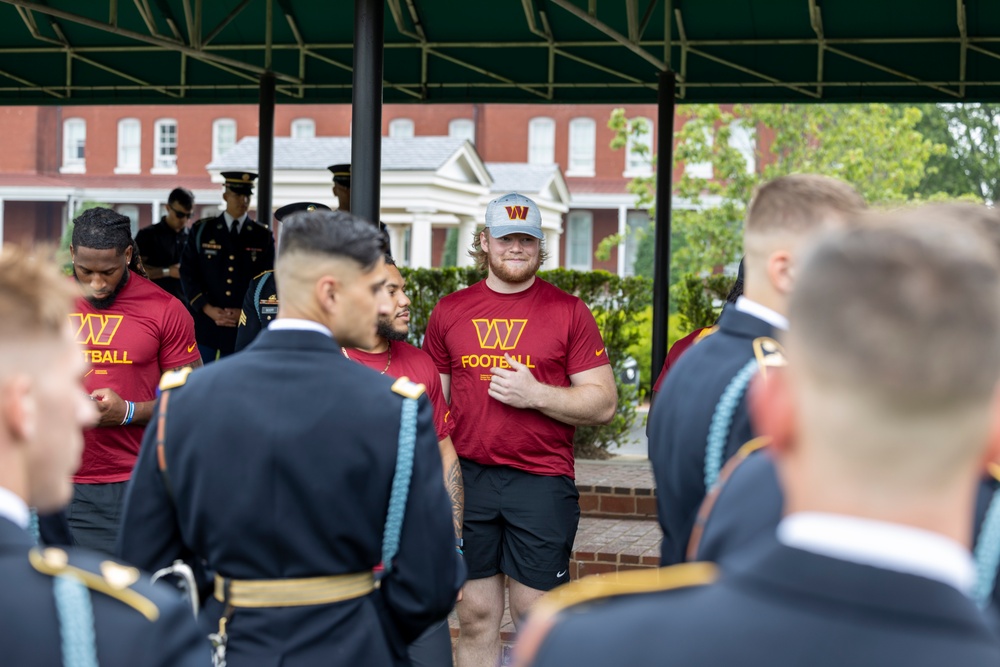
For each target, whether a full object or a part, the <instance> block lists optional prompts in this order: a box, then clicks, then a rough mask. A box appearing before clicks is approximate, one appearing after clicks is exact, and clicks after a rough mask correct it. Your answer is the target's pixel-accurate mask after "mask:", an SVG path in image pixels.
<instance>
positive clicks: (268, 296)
mask: <svg viewBox="0 0 1000 667" xmlns="http://www.w3.org/2000/svg"><path fill="white" fill-rule="evenodd" d="M279 305H280V303H279V301H278V284H277V283H276V282H275V280H274V271H265V272H264V274H263V275H260V276H257V277H256V278H254V279H253V280H252V281H250V287H248V288H247V293H246V295H244V297H243V310H242V311H241V312H240V324H239V326H238V327H237V328H236V351H237V352H239V351H240V350H242V349H244V348H245V347H246V346H247V345H249V344H250V343H252V342H253V339H254V338H256V337H257V334H259V333H260V332H261V330H262V329H266V328H267V327H268V325H269V324H271V322H273V321H274V318H276V317H277V316H278V306H279Z"/></svg>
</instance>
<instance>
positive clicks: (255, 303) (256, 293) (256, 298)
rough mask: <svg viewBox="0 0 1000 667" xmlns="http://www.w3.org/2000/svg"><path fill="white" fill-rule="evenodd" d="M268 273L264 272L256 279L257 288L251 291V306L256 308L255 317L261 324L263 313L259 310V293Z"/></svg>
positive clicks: (261, 291) (262, 289)
mask: <svg viewBox="0 0 1000 667" xmlns="http://www.w3.org/2000/svg"><path fill="white" fill-rule="evenodd" d="M270 275H271V274H270V273H266V274H264V275H263V276H261V278H260V280H258V281H257V289H255V290H254V292H253V307H254V308H255V309H256V310H257V319H258V320H259V321H260V323H261V325H262V326H263V324H264V313H262V312H260V295H261V293H263V291H264V283H266V282H267V277H268V276H270Z"/></svg>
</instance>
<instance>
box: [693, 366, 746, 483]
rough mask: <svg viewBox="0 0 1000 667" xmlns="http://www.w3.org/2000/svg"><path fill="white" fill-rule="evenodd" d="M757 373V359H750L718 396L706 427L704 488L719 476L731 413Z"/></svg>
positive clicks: (729, 427)
mask: <svg viewBox="0 0 1000 667" xmlns="http://www.w3.org/2000/svg"><path fill="white" fill-rule="evenodd" d="M756 373H757V360H756V359H751V360H750V361H748V362H747V364H746V366H744V367H743V368H742V369H740V372H739V373H737V374H736V376H735V377H734V378H733V379H732V380H730V381H729V384H728V385H727V386H726V390H725V391H723V392H722V396H720V397H719V403H718V404H717V405H716V406H715V412H714V413H713V414H712V423H711V426H709V428H708V441H707V442H706V444H705V490H706V491H707V490H709V489H711V488H712V486H713V485H714V484H715V481H716V480H717V479H718V478H719V471H721V470H722V463H723V461H722V456H723V454H725V452H726V443H727V441H728V440H729V430H730V429H731V428H732V426H733V415H735V414H736V406H738V405H739V404H740V399H742V398H743V394H744V393H746V390H747V386H749V384H750V380H751V379H753V376H754V375H755V374H756Z"/></svg>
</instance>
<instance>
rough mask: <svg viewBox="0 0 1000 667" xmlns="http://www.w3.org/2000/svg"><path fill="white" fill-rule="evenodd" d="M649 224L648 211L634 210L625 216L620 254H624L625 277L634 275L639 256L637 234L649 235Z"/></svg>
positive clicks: (639, 239) (650, 222) (638, 237)
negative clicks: (640, 231)
mask: <svg viewBox="0 0 1000 667" xmlns="http://www.w3.org/2000/svg"><path fill="white" fill-rule="evenodd" d="M651 224H652V221H651V220H650V219H649V210H648V209H634V210H630V211H628V212H627V213H626V214H625V228H626V230H627V231H626V234H625V243H624V244H623V247H622V248H621V250H620V252H623V253H625V258H624V261H623V262H622V266H623V267H624V272H625V275H626V276H634V275H635V260H636V258H637V257H638V255H639V242H640V241H641V238H640V236H639V233H638V232H639V230H642V232H643V234H649V233H650V226H651Z"/></svg>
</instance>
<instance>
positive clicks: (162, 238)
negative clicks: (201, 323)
mask: <svg viewBox="0 0 1000 667" xmlns="http://www.w3.org/2000/svg"><path fill="white" fill-rule="evenodd" d="M193 209H194V195H193V194H191V191H190V190H186V189H184V188H174V189H173V190H171V191H170V195H169V196H168V197H167V212H166V213H165V214H164V215H163V217H161V218H160V221H159V222H158V223H156V224H154V225H150V226H149V227H144V228H142V229H140V230H139V233H138V234H136V235H135V244H136V246H138V248H139V257H141V258H142V267H143V268H144V269H145V270H146V275H148V276H149V279H150V280H152V281H153V282H154V283H155V284H156V285H158V286H159V287H162V288H163V289H165V290H166V291H167V292H169V293H170V294H172V295H174V296H175V297H177V298H178V299H180V300H181V301H183V302H184V304H185V305H187V299H186V298H185V297H184V290H183V289H181V274H180V265H181V255H182V254H183V253H184V246H185V245H187V238H188V230H187V223H188V221H189V220H190V219H191V211H192V210H193Z"/></svg>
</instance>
